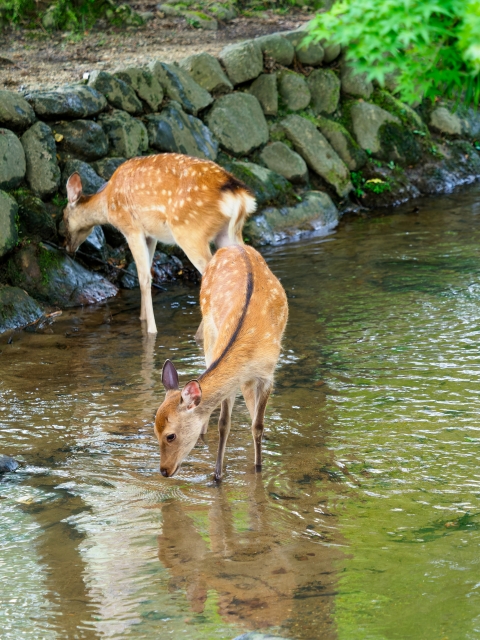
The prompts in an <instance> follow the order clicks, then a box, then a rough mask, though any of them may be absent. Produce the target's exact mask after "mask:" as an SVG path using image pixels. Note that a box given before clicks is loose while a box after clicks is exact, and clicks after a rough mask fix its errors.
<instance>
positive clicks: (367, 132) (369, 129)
mask: <svg viewBox="0 0 480 640" xmlns="http://www.w3.org/2000/svg"><path fill="white" fill-rule="evenodd" d="M350 115H351V118H352V126H353V133H354V134H355V137H356V138H357V142H358V144H359V145H360V146H361V147H362V149H365V151H370V152H371V153H380V152H381V146H382V145H381V139H380V135H379V134H380V129H381V127H382V126H383V125H385V124H386V123H388V122H393V123H395V124H397V125H400V119H399V118H397V116H394V115H392V114H391V113H389V112H388V111H385V109H382V108H381V107H379V106H377V105H376V104H371V103H369V102H356V103H355V104H354V105H352V107H351V110H350Z"/></svg>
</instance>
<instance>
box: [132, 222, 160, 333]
mask: <svg viewBox="0 0 480 640" xmlns="http://www.w3.org/2000/svg"><path fill="white" fill-rule="evenodd" d="M128 246H129V247H130V251H131V252H132V255H133V259H134V260H135V264H136V265H137V273H138V280H139V282H140V291H141V296H142V303H141V313H140V320H146V321H147V332H148V333H157V326H156V324H155V316H154V315H153V304H152V274H151V272H150V254H149V248H148V244H147V240H146V239H145V236H144V235H140V234H136V235H135V236H131V237H129V238H128Z"/></svg>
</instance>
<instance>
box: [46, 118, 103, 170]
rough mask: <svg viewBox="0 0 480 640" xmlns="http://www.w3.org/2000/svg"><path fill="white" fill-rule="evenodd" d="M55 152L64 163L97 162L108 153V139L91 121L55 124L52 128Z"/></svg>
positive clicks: (97, 125) (96, 124)
mask: <svg viewBox="0 0 480 640" xmlns="http://www.w3.org/2000/svg"><path fill="white" fill-rule="evenodd" d="M52 130H53V133H54V135H55V139H56V140H57V152H58V155H59V156H60V159H61V160H62V161H63V162H65V161H66V160H70V159H72V158H78V159H79V160H97V159H98V158H103V157H104V156H106V155H107V153H108V139H107V136H106V135H105V133H104V131H103V129H102V127H101V126H100V125H99V124H98V123H96V122H93V120H73V121H72V122H67V121H63V122H57V123H56V124H55V125H53V126H52Z"/></svg>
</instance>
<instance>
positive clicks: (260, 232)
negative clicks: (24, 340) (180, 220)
mask: <svg viewBox="0 0 480 640" xmlns="http://www.w3.org/2000/svg"><path fill="white" fill-rule="evenodd" d="M303 36H304V32H303V31H301V30H297V31H292V32H285V33H280V34H273V35H269V36H263V37H259V38H256V39H255V40H249V41H245V42H242V43H239V44H234V45H230V46H227V47H226V48H225V49H223V51H221V52H220V54H219V56H218V59H217V58H215V57H213V56H211V55H209V54H207V53H201V54H196V55H192V56H189V57H187V58H185V59H184V60H182V61H181V62H180V63H178V64H167V63H164V62H162V61H159V60H155V61H152V62H151V64H150V65H149V66H148V67H147V68H127V69H119V70H116V71H115V70H112V73H107V72H105V71H93V72H92V73H91V74H90V75H89V77H88V78H87V79H85V81H84V82H83V83H80V84H75V85H69V86H63V87H60V88H58V89H55V90H45V91H35V92H31V93H27V94H25V95H21V94H18V93H13V92H9V91H0V283H2V284H3V288H2V289H0V331H1V330H2V327H3V329H4V330H5V329H6V328H11V327H12V326H13V325H15V322H14V321H12V319H11V318H12V314H11V313H10V312H9V311H8V309H14V308H15V303H14V299H15V295H17V297H18V305H19V307H22V308H25V309H27V310H28V314H27V316H28V321H29V322H34V321H36V320H35V319H38V317H41V315H42V313H43V312H44V308H45V307H44V306H42V305H47V306H48V305H56V306H60V307H65V306H69V305H76V304H85V303H89V302H93V301H98V300H102V299H104V298H105V297H108V296H110V295H114V294H115V293H116V291H117V287H118V286H127V287H131V286H136V280H135V265H134V264H133V263H132V258H131V256H130V254H129V252H128V249H127V248H126V247H125V243H124V242H123V239H122V237H121V236H119V234H118V233H116V232H115V230H114V229H113V228H109V227H108V226H107V227H105V228H103V229H102V228H96V230H95V233H94V234H92V236H91V237H90V238H89V239H88V240H87V241H86V242H85V243H84V245H82V247H81V250H82V252H83V254H84V257H83V262H84V264H83V265H81V264H78V263H74V262H72V261H71V260H70V259H69V258H67V257H66V256H64V255H63V254H62V253H60V252H58V251H57V250H55V248H54V247H53V245H55V244H57V243H59V242H60V241H61V231H62V229H61V217H62V207H63V205H64V198H65V183H66V180H67V178H68V177H69V175H71V173H73V172H74V171H78V172H79V173H80V175H81V176H82V181H83V183H84V188H85V192H86V193H94V192H96V191H97V190H98V189H99V188H100V187H101V186H102V185H103V184H104V183H105V181H107V180H108V179H109V178H110V177H111V175H112V173H113V172H114V171H115V169H116V168H117V167H118V166H119V165H120V164H121V163H122V162H125V160H127V159H128V158H132V157H134V156H139V155H146V154H150V153H162V152H169V151H175V152H180V153H186V154H189V155H193V156H197V157H201V158H207V159H210V160H214V161H216V162H218V163H219V164H220V165H222V166H223V167H225V168H226V169H227V170H228V171H230V172H232V173H233V174H234V175H236V176H237V177H239V178H240V179H241V180H243V181H244V182H245V183H246V184H247V185H248V186H249V187H250V189H251V190H252V191H253V192H254V194H255V196H256V198H257V201H258V204H259V209H258V211H257V213H256V214H255V215H254V216H253V217H252V218H251V219H250V220H249V221H248V223H247V225H246V227H245V239H246V241H247V242H251V243H252V244H254V245H257V246H260V245H264V244H276V243H279V242H283V241H285V240H287V239H290V238H298V237H300V236H301V235H302V234H305V233H311V232H317V233H326V232H328V231H330V230H331V229H333V228H334V227H335V225H336V224H337V223H338V219H339V217H340V215H341V214H342V213H343V212H345V211H349V210H350V211H351V210H354V209H358V208H359V207H375V206H386V205H393V204H397V203H400V202H403V201H405V200H406V199H408V198H411V197H416V196H418V195H422V194H427V193H434V192H439V191H446V190H450V189H452V188H453V187H454V186H456V185H458V184H462V183H465V182H470V181H472V180H473V179H475V178H476V177H477V176H479V175H480V156H479V155H478V153H477V148H476V141H477V139H478V138H480V114H478V113H477V112H475V111H473V110H467V109H465V108H459V109H457V110H455V111H454V110H452V109H451V108H450V107H449V105H448V104H437V105H434V106H432V105H429V104H421V105H419V106H418V107H417V108H416V109H412V108H411V107H409V106H407V105H405V104H403V103H401V102H400V101H399V100H398V99H397V98H395V84H394V79H392V80H391V82H390V83H389V91H387V90H385V89H381V88H379V87H376V86H374V85H373V84H372V83H370V82H367V81H366V80H365V78H364V77H362V76H359V75H354V74H353V73H352V70H351V69H350V68H349V67H348V65H347V64H346V63H345V61H344V59H343V56H342V52H341V51H340V48H339V47H337V46H331V45H329V43H328V42H323V43H322V44H313V43H312V44H309V45H306V46H305V45H303V44H302V39H303ZM95 265H103V267H102V269H103V275H100V274H99V273H92V267H94V266H95ZM105 265H110V267H108V268H107V267H106V266H105ZM154 266H155V273H158V280H159V281H161V280H162V279H164V278H168V277H176V276H178V274H179V273H180V274H184V273H191V271H189V269H188V265H187V261H186V260H185V259H184V258H182V257H181V255H180V254H177V255H168V252H165V250H164V251H163V252H157V254H156V258H155V263H154ZM121 269H124V271H121ZM125 271H126V273H125ZM105 275H106V276H108V280H106V279H105V277H104V276H105ZM112 282H113V284H112ZM14 290H16V291H17V293H15V291H14ZM25 291H26V292H27V293H28V294H30V295H32V296H33V297H34V298H35V300H36V301H37V302H35V303H34V304H29V303H28V301H26V300H25ZM2 296H3V297H2ZM3 298H5V300H7V299H8V304H6V303H2V299H3ZM32 303H33V301H32ZM38 303H40V304H38ZM2 304H3V306H2ZM22 305H23V306H22ZM2 309H3V311H2ZM12 313H13V312H12ZM32 314H33V315H32ZM35 314H36V315H35ZM32 318H33V319H32ZM2 323H3V324H2ZM22 323H23V324H25V322H24V320H21V321H19V323H17V324H22Z"/></svg>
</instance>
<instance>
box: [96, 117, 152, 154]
mask: <svg viewBox="0 0 480 640" xmlns="http://www.w3.org/2000/svg"><path fill="white" fill-rule="evenodd" d="M98 124H99V125H100V126H101V128H102V129H103V132H104V135H105V136H106V139H107V140H108V142H107V151H106V152H105V153H104V154H103V155H106V154H107V152H108V154H109V155H110V156H113V157H119V158H134V157H135V156H140V155H142V154H143V153H144V152H145V151H146V150H147V149H148V134H147V129H146V128H145V125H144V124H143V122H141V121H140V120H138V119H136V118H132V116H130V115H129V114H128V113H125V111H120V110H114V111H112V112H111V113H104V114H101V115H100V116H99V118H98Z"/></svg>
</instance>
